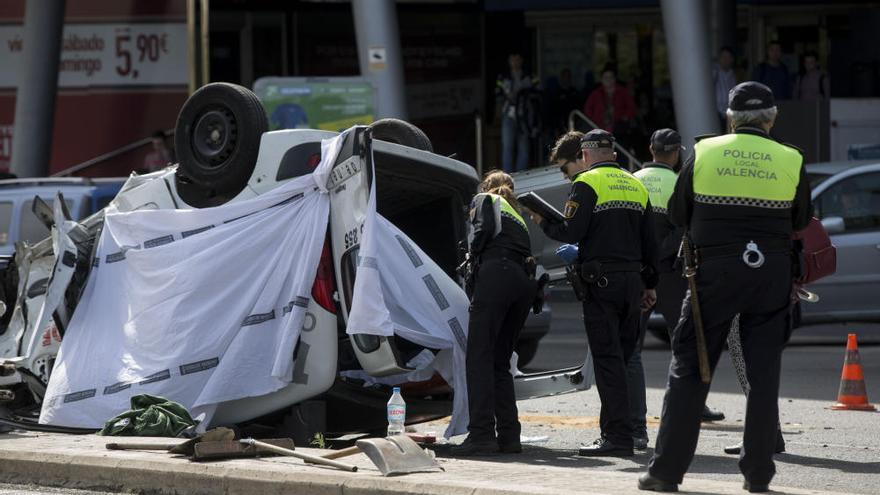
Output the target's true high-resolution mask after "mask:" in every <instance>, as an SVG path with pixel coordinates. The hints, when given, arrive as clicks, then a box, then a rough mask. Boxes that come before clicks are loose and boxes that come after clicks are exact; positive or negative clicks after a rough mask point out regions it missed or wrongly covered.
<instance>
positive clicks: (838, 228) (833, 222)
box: [822, 217, 846, 235]
mask: <svg viewBox="0 0 880 495" xmlns="http://www.w3.org/2000/svg"><path fill="white" fill-rule="evenodd" d="M822 226H823V227H825V232H828V235H834V234H842V233H843V232H845V231H846V224H844V222H843V218H841V217H827V218H823V219H822Z"/></svg>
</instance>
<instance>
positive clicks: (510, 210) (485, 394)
mask: <svg viewBox="0 0 880 495" xmlns="http://www.w3.org/2000/svg"><path fill="white" fill-rule="evenodd" d="M513 186H514V184H513V179H512V178H511V177H510V176H509V175H507V174H506V173H504V172H501V171H497V170H496V171H493V172H490V173H489V174H488V175H486V178H485V179H484V180H483V182H482V184H481V185H480V191H482V192H481V193H480V194H477V195H476V196H474V199H473V200H472V201H471V207H470V228H469V242H470V246H469V256H470V259H472V260H473V261H474V262H475V267H474V268H473V271H474V274H475V275H474V283H473V294H472V297H471V306H470V320H469V325H468V342H467V363H466V368H467V384H468V390H467V394H468V412H469V414H470V422H469V424H468V436H467V438H466V439H465V441H464V442H463V443H462V444H461V445H456V446H454V447H453V448H452V454H453V455H458V456H467V455H485V454H494V453H497V452H499V451H500V452H501V453H506V454H517V453H520V452H522V446H521V445H520V423H519V419H518V417H517V410H516V397H515V395H514V390H513V376H512V375H511V374H510V357H511V355H512V354H513V348H514V345H515V344H516V339H517V337H518V336H519V331H520V329H522V327H523V324H525V321H526V317H527V316H528V313H529V310H530V309H531V308H532V302H533V301H534V299H535V294H536V291H537V282H535V280H534V275H535V274H534V268H535V265H534V259H533V258H532V254H531V243H530V241H529V231H528V227H526V222H525V220H523V217H522V215H521V214H520V212H519V205H518V203H517V201H516V197H515V196H514V194H513Z"/></svg>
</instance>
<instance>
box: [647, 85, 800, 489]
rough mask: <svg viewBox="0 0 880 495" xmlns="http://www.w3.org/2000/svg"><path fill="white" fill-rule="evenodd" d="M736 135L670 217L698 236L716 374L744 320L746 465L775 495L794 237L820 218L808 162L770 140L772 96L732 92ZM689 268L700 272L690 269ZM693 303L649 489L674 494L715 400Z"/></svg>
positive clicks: (693, 238)
mask: <svg viewBox="0 0 880 495" xmlns="http://www.w3.org/2000/svg"><path fill="white" fill-rule="evenodd" d="M728 105H729V109H728V110H727V116H728V120H729V122H730V127H731V129H732V131H733V132H732V133H731V134H726V135H723V136H717V137H709V138H704V139H701V140H699V141H698V142H697V144H696V145H695V147H694V155H695V157H694V161H693V163H689V164H687V165H685V166H684V168H683V169H682V171H681V174H680V175H679V178H678V182H677V184H676V186H675V192H674V193H673V194H672V198H671V199H670V201H669V217H670V219H671V220H672V222H673V223H674V224H676V225H678V226H682V227H685V228H686V229H688V235H689V239H690V242H691V243H692V245H693V246H694V248H695V249H694V257H693V258H694V259H693V260H692V261H693V262H694V264H693V265H690V266H694V267H695V268H696V275H695V281H696V293H697V296H698V300H699V305H700V309H701V311H700V312H701V313H702V317H701V318H700V320H701V322H702V325H701V327H702V329H703V334H704V335H705V344H706V349H707V351H708V352H707V355H708V364H709V367H710V369H711V370H714V369H715V365H716V364H717V362H718V357H719V356H720V354H721V351H722V349H723V347H724V341H725V339H726V338H727V333H728V332H729V331H730V325H731V320H732V319H733V317H734V315H736V314H737V313H739V314H740V332H741V338H742V346H743V354H744V357H745V363H746V368H747V373H748V376H749V377H753V376H754V377H756V379H755V380H752V381H751V391H750V393H749V396H748V399H747V405H746V421H745V433H744V438H743V448H742V452H741V454H740V461H739V466H740V470H741V471H742V473H743V475H744V476H745V486H744V488H745V489H747V490H749V491H750V492H765V491H767V490H768V489H769V484H770V481H771V479H772V478H773V475H774V473H775V472H776V468H775V466H774V464H773V451H774V449H775V447H776V428H777V423H776V422H777V418H778V407H777V400H778V396H779V374H780V361H781V355H782V347H783V345H784V344H785V340H786V337H787V335H788V332H787V329H788V327H789V325H790V324H791V322H790V311H789V309H790V308H789V305H790V297H791V291H792V263H793V253H792V242H791V234H792V231H794V230H801V229H803V228H804V227H806V226H807V224H808V223H809V220H810V217H811V214H812V205H811V203H810V189H809V182H808V181H807V178H806V174H805V172H804V168H803V158H802V157H801V154H800V152H799V151H798V150H797V149H795V148H792V147H790V146H786V145H783V144H779V143H777V142H776V141H774V140H773V139H772V138H770V136H769V134H768V133H769V132H770V129H771V128H772V127H773V124H774V122H775V120H776V113H777V110H776V106H775V103H774V101H773V93H772V92H771V91H770V89H769V88H768V87H767V86H764V85H763V84H759V83H756V82H745V83H742V84H740V85H738V86H736V87H734V88H733V89H732V90H731V91H730V97H729V103H728ZM688 263H690V261H689V262H688ZM692 299H693V295H692V294H690V293H688V296H687V297H686V299H685V304H684V305H683V307H682V316H681V319H680V320H679V324H678V326H677V327H676V329H675V332H674V335H673V338H672V352H673V358H672V364H671V365H670V368H669V380H668V387H667V389H666V397H665V399H664V404H663V417H662V418H661V421H660V431H659V433H658V436H657V444H656V447H655V450H654V458H653V459H651V463H650V465H649V469H648V472H647V473H646V474H644V475H643V476H642V477H641V478H640V479H639V488H641V489H643V490H655V491H675V490H677V488H678V483H681V481H682V477H683V476H684V473H685V472H686V471H687V469H688V465H689V464H690V462H691V460H692V459H693V455H694V450H695V449H696V446H697V437H698V436H699V432H700V414H701V413H702V410H703V405H704V403H705V400H706V394H707V393H708V391H709V385H708V384H706V383H703V381H702V380H701V376H700V370H699V364H698V363H699V357H698V350H697V349H698V347H697V332H698V331H699V328H698V327H697V324H698V323H699V322H697V321H696V319H695V317H694V314H698V313H695V311H694V308H692V305H691V303H692Z"/></svg>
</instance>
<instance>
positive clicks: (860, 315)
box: [801, 166, 880, 323]
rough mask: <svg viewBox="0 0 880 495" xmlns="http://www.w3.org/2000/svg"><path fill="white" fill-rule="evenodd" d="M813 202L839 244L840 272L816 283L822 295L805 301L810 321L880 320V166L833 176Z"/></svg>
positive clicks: (805, 313) (805, 314)
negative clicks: (816, 300) (815, 300)
mask: <svg viewBox="0 0 880 495" xmlns="http://www.w3.org/2000/svg"><path fill="white" fill-rule="evenodd" d="M813 204H814V206H815V214H816V216H817V217H818V218H819V219H820V220H823V223H825V224H826V226H828V227H829V234H830V235H831V242H832V243H833V244H834V245H835V246H837V272H836V273H835V274H834V275H832V276H830V277H827V278H825V279H822V280H819V281H818V282H816V283H814V284H811V285H810V290H812V291H814V292H816V293H817V294H819V297H820V300H819V302H818V303H815V304H802V305H801V307H802V309H801V310H802V314H803V320H804V322H805V323H809V322H814V321H880V306H878V305H877V300H876V295H877V294H878V292H880V166H871V167H870V168H868V169H867V170H865V169H864V168H862V169H857V170H852V171H849V172H846V173H844V174H841V175H838V176H836V177H834V178H831V179H829V180H828V181H827V182H826V183H824V184H822V185H821V186H820V187H819V188H817V190H816V192H815V193H814V202H813ZM835 217H836V219H837V220H835ZM841 219H842V222H840V220H841ZM841 223H842V225H841ZM835 224H836V225H835Z"/></svg>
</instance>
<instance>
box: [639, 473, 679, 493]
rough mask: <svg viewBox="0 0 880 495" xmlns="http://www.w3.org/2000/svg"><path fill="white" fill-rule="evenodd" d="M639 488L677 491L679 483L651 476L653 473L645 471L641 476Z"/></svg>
mask: <svg viewBox="0 0 880 495" xmlns="http://www.w3.org/2000/svg"><path fill="white" fill-rule="evenodd" d="M639 490H646V491H649V492H677V491H678V483H671V482H669V481H663V480H661V479H660V478H655V477H653V476H651V473H645V474H643V475H641V476H639Z"/></svg>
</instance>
